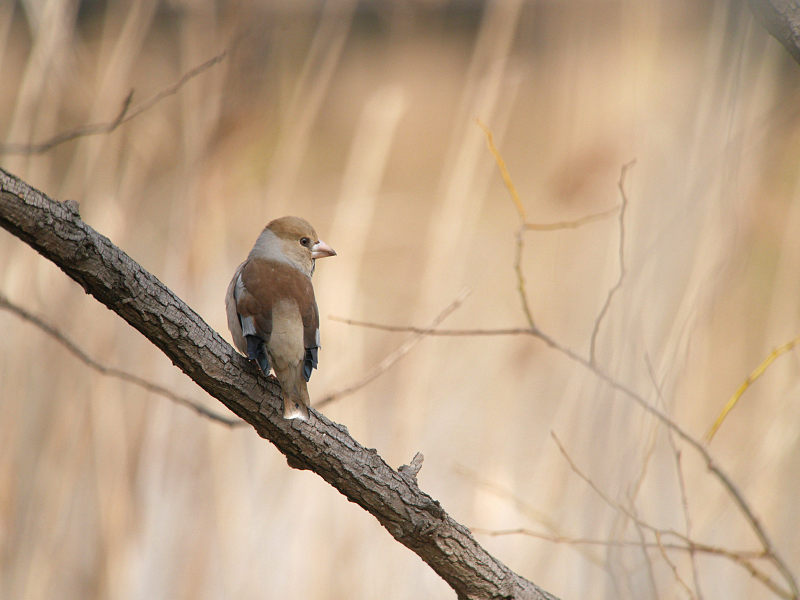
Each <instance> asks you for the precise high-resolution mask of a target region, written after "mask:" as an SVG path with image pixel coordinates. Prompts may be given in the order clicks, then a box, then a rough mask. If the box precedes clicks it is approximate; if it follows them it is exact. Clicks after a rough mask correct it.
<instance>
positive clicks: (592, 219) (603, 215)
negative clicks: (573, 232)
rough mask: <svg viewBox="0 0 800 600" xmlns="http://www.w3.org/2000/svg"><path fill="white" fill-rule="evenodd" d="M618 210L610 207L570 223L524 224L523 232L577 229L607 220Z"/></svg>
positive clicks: (616, 207)
mask: <svg viewBox="0 0 800 600" xmlns="http://www.w3.org/2000/svg"><path fill="white" fill-rule="evenodd" d="M619 209H620V207H619V206H612V207H611V208H607V209H606V210H601V211H600V212H596V213H592V214H590V215H586V216H583V217H580V218H578V219H574V220H572V221H556V222H555V223H525V225H524V228H525V231H559V230H561V229H577V228H578V227H583V226H584V225H588V224H589V223H596V222H597V221H602V220H603V219H607V218H608V217H610V216H612V215H614V214H615V213H616V212H617V211H618V210H619Z"/></svg>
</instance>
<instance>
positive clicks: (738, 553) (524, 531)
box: [469, 527, 764, 560]
mask: <svg viewBox="0 0 800 600" xmlns="http://www.w3.org/2000/svg"><path fill="white" fill-rule="evenodd" d="M469 529H470V531H472V532H473V533H478V534H481V535H490V536H492V537H502V536H508V535H525V536H528V537H533V538H537V539H540V540H544V541H546V542H552V543H554V544H574V545H586V546H601V547H620V548H637V547H640V546H641V545H642V544H641V542H639V541H638V540H601V539H596V538H582V537H571V536H566V535H554V534H551V533H543V532H541V531H534V530H532V529H528V528H526V527H514V528H512V529H486V528H483V527H470V528H469ZM661 535H663V532H661ZM659 545H660V546H661V547H663V548H665V549H667V550H674V551H676V552H697V553H702V554H708V555H712V556H721V557H724V558H729V559H742V560H760V559H763V558H764V555H763V553H761V552H752V551H748V550H735V551H734V550H727V549H726V548H722V547H719V546H712V545H710V544H702V543H700V542H695V541H692V540H690V541H689V543H687V544H683V543H677V542H661V544H658V543H657V542H646V543H645V546H646V547H647V548H648V549H649V550H657V549H658V548H659Z"/></svg>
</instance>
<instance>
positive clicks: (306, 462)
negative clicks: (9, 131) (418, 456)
mask: <svg viewBox="0 0 800 600" xmlns="http://www.w3.org/2000/svg"><path fill="white" fill-rule="evenodd" d="M0 226H2V227H3V228H5V229H7V230H8V231H9V232H11V233H12V234H13V235H15V236H16V237H18V238H20V239H21V240H23V241H25V242H26V243H28V244H29V245H30V246H32V247H33V248H34V249H36V250H37V251H38V252H39V253H40V254H42V255H43V256H44V257H45V258H47V259H49V260H51V261H52V262H53V263H55V264H56V265H58V267H60V268H61V269H62V270H63V271H64V272H65V273H66V274H67V275H69V276H70V277H71V278H72V279H74V280H75V281H77V282H78V283H79V284H81V285H82V286H83V288H84V289H85V290H86V292H87V293H88V294H91V295H92V296H94V297H95V298H97V300H99V301H100V302H102V303H103V304H105V305H106V306H107V307H108V308H110V309H111V310H113V311H114V312H116V313H117V314H119V316H121V317H122V318H123V319H125V320H126V321H127V322H128V323H129V324H130V325H132V326H133V327H134V328H136V329H137V330H138V331H139V332H141V333H142V334H143V335H144V336H145V337H146V338H147V339H148V340H150V341H151V342H152V343H153V344H155V345H156V346H158V348H160V349H161V351H162V352H164V354H166V355H167V356H168V357H169V358H170V360H172V362H173V363H174V364H175V365H176V366H177V367H179V368H180V369H181V370H182V371H183V372H184V373H186V374H187V375H188V376H189V377H191V378H192V379H193V380H194V381H195V382H196V383H197V384H198V385H199V386H200V387H202V388H203V389H204V390H205V391H207V392H208V393H209V394H211V395H212V396H214V397H215V398H217V399H218V400H219V401H220V402H222V403H223V404H224V405H225V406H227V407H228V408H229V409H230V410H232V411H233V412H234V413H236V414H237V415H238V416H239V417H241V418H242V419H244V420H245V421H247V422H248V423H250V424H251V425H252V426H253V427H254V428H255V430H256V431H257V432H258V434H259V435H260V436H261V437H263V438H265V439H267V440H269V441H270V442H272V443H273V444H274V445H275V446H276V447H277V448H278V450H280V452H282V453H283V454H284V455H286V458H287V461H288V463H289V465H290V466H292V467H294V468H298V469H310V470H312V471H314V472H315V473H316V474H318V475H319V476H320V477H322V478H323V479H324V480H325V481H327V482H328V483H329V484H331V485H332V486H333V487H335V488H336V489H337V490H339V492H341V493H342V494H343V495H344V496H345V497H346V498H347V499H348V500H350V501H351V502H355V503H356V504H358V505H359V506H361V507H362V508H363V509H364V510H367V511H369V513H370V514H372V515H373V516H374V517H375V518H376V519H378V521H379V522H380V524H381V525H383V526H384V527H385V528H386V529H387V530H388V531H389V533H390V534H391V535H392V536H393V537H394V538H395V539H396V540H397V541H399V542H400V543H402V544H403V545H405V546H407V547H408V548H410V549H411V550H412V551H414V552H415V553H416V554H417V555H419V557H420V558H422V560H424V561H425V562H426V563H428V565H430V566H431V568H432V569H433V570H434V571H436V573H438V574H439V575H440V576H441V577H442V578H443V579H444V580H445V581H446V582H447V583H448V584H449V585H450V586H451V587H452V588H453V589H454V590H455V591H456V593H457V595H458V597H459V598H469V599H475V600H478V599H489V598H509V599H510V598H525V599H553V598H555V597H554V596H552V595H551V594H549V593H547V592H545V591H544V590H542V589H540V588H539V587H538V586H536V585H535V584H533V583H531V582H530V581H528V580H526V579H524V578H523V577H521V576H519V575H517V574H516V573H514V572H513V571H511V570H510V569H509V568H508V567H506V566H505V565H504V564H503V563H501V562H500V561H499V560H497V559H496V558H494V557H493V556H491V555H490V554H489V553H488V552H486V550H484V549H483V548H482V547H481V546H480V544H478V543H477V542H476V541H475V539H474V538H473V537H472V535H471V534H470V532H469V530H467V529H466V528H465V527H464V526H462V525H460V524H459V523H457V522H456V521H455V520H453V519H452V518H451V517H450V516H449V515H448V514H447V513H446V512H445V511H444V509H443V508H442V507H441V505H440V504H439V502H437V501H436V500H434V499H433V498H431V497H430V496H429V495H428V494H426V493H425V492H423V491H422V490H420V488H419V486H418V485H417V481H416V479H415V477H414V475H413V474H412V473H411V472H410V471H408V470H407V471H405V472H403V473H400V472H398V471H395V470H394V469H392V468H391V467H390V466H389V465H388V464H386V462H384V460H383V459H382V458H381V457H380V456H379V455H378V453H377V452H376V451H375V450H374V449H371V448H364V447H363V446H361V445H360V444H359V443H358V442H357V441H356V440H355V439H353V438H352V437H351V436H350V434H349V433H348V431H347V428H346V427H344V426H343V425H339V424H337V423H334V422H332V421H330V420H329V419H327V418H325V416H324V415H322V414H320V413H317V412H316V411H313V410H312V411H311V418H310V420H309V421H308V422H307V423H303V422H300V421H297V420H293V421H287V420H285V419H283V418H282V416H281V415H282V401H281V396H280V387H279V386H278V384H277V383H276V382H275V381H274V380H273V379H272V378H269V379H267V378H265V377H263V376H262V375H261V374H260V373H259V371H258V368H257V367H256V366H255V365H254V364H253V363H251V362H249V361H248V360H246V359H245V358H244V357H242V356H241V355H239V354H238V353H237V352H236V351H235V350H234V349H233V348H232V347H231V346H230V345H229V344H228V343H227V342H226V341H225V340H223V339H222V337H220V335H219V334H218V333H216V332H215V331H213V330H212V329H211V328H210V327H209V326H208V325H207V324H206V323H205V321H203V319H202V318H201V317H200V316H199V315H198V314H197V313H195V312H194V311H193V310H192V309H191V308H189V307H188V306H187V305H186V304H185V303H184V302H183V301H182V300H181V299H180V298H178V297H177V296H176V295H175V294H173V293H172V291H170V290H169V288H167V287H166V286H165V285H164V284H163V283H161V282H160V281H159V280H158V279H157V278H156V277H154V276H153V275H152V274H150V273H148V272H147V271H146V270H144V269H143V268H142V267H141V266H140V265H139V264H138V263H136V262H135V261H134V260H133V259H131V258H130V257H129V256H128V255H127V254H125V253H124V252H123V251H122V250H120V249H119V248H117V247H116V246H115V245H114V244H112V243H111V241H110V240H109V239H108V238H106V237H104V236H103V235H101V234H99V233H98V232H96V231H95V230H94V229H92V228H91V227H89V226H88V225H87V224H86V223H84V222H83V221H82V220H81V218H80V215H79V213H78V207H77V204H75V203H73V202H57V201H54V200H51V199H50V198H48V197H47V196H46V195H45V194H43V193H41V192H39V191H37V190H35V189H33V188H32V187H30V186H29V185H27V184H26V183H25V182H23V181H21V180H20V179H18V178H16V177H14V176H13V175H11V174H9V173H7V172H6V171H3V170H2V169H0Z"/></svg>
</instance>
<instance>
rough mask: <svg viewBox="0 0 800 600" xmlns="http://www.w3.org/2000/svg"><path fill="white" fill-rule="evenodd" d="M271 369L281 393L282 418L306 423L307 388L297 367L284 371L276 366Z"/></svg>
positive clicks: (293, 366)
mask: <svg viewBox="0 0 800 600" xmlns="http://www.w3.org/2000/svg"><path fill="white" fill-rule="evenodd" d="M273 367H275V375H277V377H278V381H279V382H280V384H281V390H282V391H283V418H284V419H301V420H303V421H308V405H309V404H310V401H309V399H308V388H307V387H306V381H305V379H303V375H302V370H301V369H300V368H299V365H292V366H289V367H288V368H286V369H281V368H280V367H279V366H278V365H273Z"/></svg>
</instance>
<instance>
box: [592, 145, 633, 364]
mask: <svg viewBox="0 0 800 600" xmlns="http://www.w3.org/2000/svg"><path fill="white" fill-rule="evenodd" d="M635 163H636V160H632V161H630V162H628V163H625V164H624V165H622V169H621V170H620V174H619V181H617V187H618V188H619V193H620V196H621V197H622V204H621V205H620V208H619V277H618V278H617V282H616V283H615V284H614V285H613V286H612V287H611V289H609V290H608V295H607V296H606V301H605V302H604V303H603V307H602V308H601V309H600V313H599V314H598V315H597V318H596V319H595V320H594V329H593V330H592V338H591V341H590V343H589V360H590V362H591V363H592V364H595V363H596V362H597V360H596V359H597V357H596V355H595V346H596V345H597V335H598V334H599V333H600V324H601V323H602V322H603V317H605V316H606V313H607V312H608V309H609V307H610V306H611V300H612V298H613V297H614V294H616V293H617V290H619V289H620V288H621V287H622V280H623V279H624V278H625V209H626V208H627V207H628V195H627V194H626V193H625V176H626V175H627V174H628V170H629V169H630V168H631V167H632V166H633V165H634V164H635Z"/></svg>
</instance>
